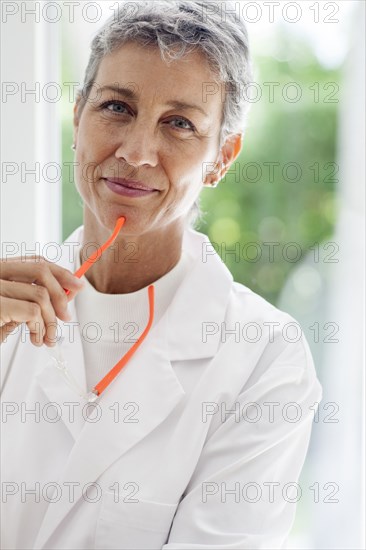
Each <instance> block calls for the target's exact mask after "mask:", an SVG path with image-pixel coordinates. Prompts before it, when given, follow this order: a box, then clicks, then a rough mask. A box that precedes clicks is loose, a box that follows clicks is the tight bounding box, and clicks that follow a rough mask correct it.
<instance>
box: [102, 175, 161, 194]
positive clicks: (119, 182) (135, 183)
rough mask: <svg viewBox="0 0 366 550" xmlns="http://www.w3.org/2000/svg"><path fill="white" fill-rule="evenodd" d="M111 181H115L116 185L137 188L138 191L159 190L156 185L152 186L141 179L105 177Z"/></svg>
mask: <svg viewBox="0 0 366 550" xmlns="http://www.w3.org/2000/svg"><path fill="white" fill-rule="evenodd" d="M103 179H105V180H107V181H109V182H110V183H114V184H116V185H122V186H123V187H127V188H128V189H136V190H138V191H158V189H155V188H154V187H150V186H149V185H147V184H146V183H143V182H141V181H136V180H126V179H123V178H103Z"/></svg>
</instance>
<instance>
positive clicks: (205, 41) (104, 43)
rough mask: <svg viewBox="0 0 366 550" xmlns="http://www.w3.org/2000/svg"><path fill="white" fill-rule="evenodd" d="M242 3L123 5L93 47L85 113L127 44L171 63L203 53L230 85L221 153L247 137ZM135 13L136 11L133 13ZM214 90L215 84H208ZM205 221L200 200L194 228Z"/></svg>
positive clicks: (190, 0)
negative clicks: (102, 70) (106, 62)
mask: <svg viewBox="0 0 366 550" xmlns="http://www.w3.org/2000/svg"><path fill="white" fill-rule="evenodd" d="M235 4H236V2H231V1H229V0H225V1H223V0H220V1H218V0H214V1H211V0H210V1H206V0H153V1H152V0H134V2H122V3H121V4H120V5H119V9H118V10H116V11H115V13H114V14H113V15H112V16H111V17H110V18H109V19H108V20H107V21H106V22H105V24H104V25H103V26H102V28H101V29H100V30H99V31H98V33H97V35H96V36H95V37H94V38H93V40H92V43H91V54H90V58H89V62H88V65H87V68H86V71H85V78H84V84H83V88H82V90H80V95H81V101H80V109H82V108H83V107H84V105H85V102H86V100H87V98H88V97H89V94H90V91H91V89H92V86H93V84H94V82H95V78H96V75H97V72H98V68H99V65H100V62H101V60H102V59H103V57H104V56H105V55H106V54H108V53H111V52H112V51H114V50H116V49H118V48H119V47H121V46H122V45H123V44H124V43H126V42H131V41H134V42H137V43H139V44H141V45H143V46H150V45H155V46H157V47H158V48H159V49H160V54H161V58H162V59H163V60H164V61H165V62H167V63H169V61H170V60H172V61H173V60H178V59H180V58H182V57H183V56H184V55H186V54H189V53H191V52H192V51H194V50H197V49H198V50H200V51H201V52H202V53H203V54H204V55H205V56H206V59H207V61H208V63H209V66H210V69H211V70H212V72H213V74H214V75H215V77H216V81H215V82H216V83H217V84H219V83H220V82H222V83H225V88H226V91H227V93H226V95H225V100H224V108H223V116H222V121H221V130H220V135H219V143H220V147H221V146H222V145H223V143H224V141H225V139H226V137H227V136H229V135H230V134H238V133H241V134H244V132H245V129H246V121H247V113H248V110H249V106H250V104H249V102H248V101H247V99H246V89H247V86H248V84H249V83H250V82H251V79H252V65H251V59H250V55H249V43H248V42H249V41H248V33H247V29H246V26H245V23H244V21H243V19H242V17H239V21H237V19H236V15H235V9H236V6H235ZM131 8H133V9H131ZM208 84H211V83H208ZM200 215H201V212H200V208H199V200H197V201H196V203H195V204H194V205H193V208H192V210H191V212H190V216H189V219H188V221H189V223H190V224H191V225H195V224H196V223H197V221H198V220H199V218H200Z"/></svg>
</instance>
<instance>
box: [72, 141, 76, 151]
mask: <svg viewBox="0 0 366 550" xmlns="http://www.w3.org/2000/svg"><path fill="white" fill-rule="evenodd" d="M71 149H72V150H73V151H76V145H75V143H73V144H72V145H71Z"/></svg>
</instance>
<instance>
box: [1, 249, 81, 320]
mask: <svg viewBox="0 0 366 550" xmlns="http://www.w3.org/2000/svg"><path fill="white" fill-rule="evenodd" d="M0 264H2V265H1V266H0V267H1V269H2V276H1V278H3V279H8V280H10V279H11V280H12V281H17V282H28V283H33V284H37V285H39V286H44V287H45V288H47V290H48V291H49V294H50V297H51V303H52V306H53V308H54V310H55V312H56V315H57V317H59V318H60V319H62V320H64V321H67V320H69V317H68V314H67V304H68V302H69V301H70V300H71V299H72V298H73V297H75V295H76V294H77V293H78V292H79V291H80V290H81V289H82V288H84V283H83V282H82V281H80V280H79V279H78V278H77V277H75V276H74V275H73V274H72V273H71V272H70V271H69V270H67V269H65V268H63V267H61V266H58V265H57V264H54V263H51V262H48V261H47V260H44V259H42V258H39V261H38V260H37V261H33V260H32V261H30V260H27V261H24V262H20V261H16V262H4V263H3V262H0ZM64 288H68V289H70V290H71V291H72V294H70V295H69V296H66V294H65V291H64Z"/></svg>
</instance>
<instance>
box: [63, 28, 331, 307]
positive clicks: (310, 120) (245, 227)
mask: <svg viewBox="0 0 366 550" xmlns="http://www.w3.org/2000/svg"><path fill="white" fill-rule="evenodd" d="M278 40H279V44H280V47H279V46H278V45H277V51H278V50H279V49H281V47H282V49H283V50H286V48H287V47H291V48H292V49H293V50H294V51H295V52H296V54H295V55H294V56H293V57H292V59H289V60H280V59H276V58H275V57H268V56H267V57H258V56H257V57H256V58H254V65H255V67H256V72H257V74H256V77H255V80H256V82H257V83H258V84H259V86H260V89H261V93H262V97H261V98H260V99H259V100H258V101H257V102H253V103H252V108H251V112H250V117H249V125H248V129H247V132H246V134H245V137H244V142H243V148H242V151H241V154H240V156H239V157H238V159H237V161H236V162H235V163H234V165H232V167H231V169H230V170H229V173H228V174H227V175H226V176H225V178H223V180H222V181H221V182H220V184H219V186H218V187H217V188H216V189H214V190H211V189H204V190H203V191H202V194H201V208H202V210H203V212H204V216H203V219H202V220H201V222H200V223H199V224H198V225H197V226H196V228H197V230H199V231H202V232H203V233H206V234H207V235H208V236H209V238H210V239H211V242H212V243H213V244H214V246H215V249H216V250H217V252H218V253H219V254H220V256H221V258H222V259H223V261H224V262H225V264H226V265H227V267H228V268H229V270H230V271H231V273H232V274H233V276H234V279H235V280H236V281H238V282H240V283H243V284H244V285H246V286H248V287H249V288H251V289H252V290H253V291H254V292H257V293H258V294H260V295H261V296H263V297H264V298H266V299H267V300H269V301H270V302H272V303H273V304H276V300H277V298H278V296H279V293H280V291H281V288H282V286H283V284H284V282H285V280H286V278H287V277H288V275H289V273H290V272H291V270H292V269H293V268H294V267H295V266H296V265H298V262H299V261H301V258H303V257H304V255H305V254H306V253H308V252H309V251H310V250H311V248H312V247H314V245H315V247H316V246H317V245H316V243H321V242H322V241H324V240H326V239H328V238H329V237H330V236H331V235H332V233H333V229H334V224H335V220H336V215H337V204H336V193H335V191H336V184H337V182H338V173H337V166H336V164H335V160H336V134H337V111H338V102H339V94H338V90H337V84H338V83H339V69H337V70H329V69H325V68H324V67H322V65H321V64H320V63H319V62H318V60H317V58H316V57H315V55H314V53H313V52H312V50H311V49H310V48H309V46H308V45H307V43H306V42H301V41H300V40H299V39H296V38H295V37H292V38H291V40H290V44H286V43H285V39H284V38H281V37H279V39H278ZM281 41H282V42H281ZM66 72H67V64H65V73H66ZM65 76H66V74H65ZM65 80H66V79H65V78H64V79H63V81H65ZM294 82H295V83H296V84H297V86H296V87H294V86H292V85H289V83H294ZM266 83H267V84H266ZM268 83H272V85H269V84H268ZM286 86H287V88H286ZM270 89H272V91H273V94H274V97H273V101H271V97H270ZM299 89H300V92H301V98H299V100H298V101H293V98H295V97H296V94H300V92H299ZM254 92H255V91H254ZM286 94H287V96H286ZM283 95H285V97H283ZM62 130H63V162H72V161H73V152H72V151H71V149H70V146H71V144H72V109H71V107H70V103H68V104H67V109H65V110H64V117H63V125H62ZM64 172H65V174H64V180H63V239H66V238H67V236H68V235H69V234H70V233H71V232H72V231H73V230H74V229H75V228H76V227H78V226H79V225H81V224H82V223H83V222H82V218H83V211H82V201H81V198H80V197H79V195H78V193H77V192H76V190H75V184H74V183H73V182H70V177H69V174H67V171H64ZM71 179H72V178H71ZM264 243H277V244H272V245H270V244H267V245H266V244H264ZM291 243H296V244H291ZM230 251H231V252H232V253H230ZM310 253H312V252H310Z"/></svg>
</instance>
